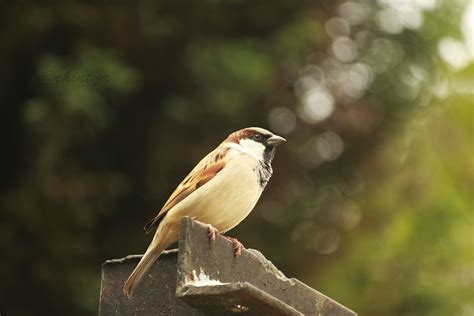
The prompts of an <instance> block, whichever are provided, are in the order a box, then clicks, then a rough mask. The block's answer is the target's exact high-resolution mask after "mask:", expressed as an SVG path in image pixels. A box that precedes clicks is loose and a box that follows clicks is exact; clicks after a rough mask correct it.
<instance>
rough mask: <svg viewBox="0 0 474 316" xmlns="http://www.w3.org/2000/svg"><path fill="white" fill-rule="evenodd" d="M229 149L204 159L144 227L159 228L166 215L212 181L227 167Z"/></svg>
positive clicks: (221, 149)
mask: <svg viewBox="0 0 474 316" xmlns="http://www.w3.org/2000/svg"><path fill="white" fill-rule="evenodd" d="M227 150H228V149H227V148H221V147H218V148H216V149H215V150H214V151H212V152H211V153H209V154H208V155H207V156H206V157H204V158H203V159H202V160H201V161H200V162H199V163H198V164H197V165H196V167H194V169H193V170H191V172H190V173H189V174H188V175H187V176H186V178H184V180H183V181H182V182H181V183H180V184H179V186H178V187H177V188H176V190H175V191H174V192H173V194H171V196H170V197H169V199H168V201H166V203H165V205H164V206H163V208H162V209H161V210H160V212H159V213H158V215H157V216H156V217H154V218H153V219H151V220H150V221H149V222H148V223H147V224H146V225H145V227H144V229H145V230H146V231H147V232H149V231H150V230H152V229H153V228H154V227H157V226H158V225H159V223H160V222H161V220H162V219H163V217H164V216H165V215H166V213H167V212H168V211H169V210H170V209H172V208H173V207H174V206H175V205H177V204H178V203H179V202H181V201H182V200H184V199H185V198H186V197H188V196H189V195H191V194H192V193H193V192H194V191H196V190H197V189H198V188H200V187H202V186H203V185H204V184H206V183H207V182H209V181H210V180H212V179H213V178H214V177H215V176H216V175H217V174H218V173H219V172H220V171H221V170H222V169H223V168H224V166H225V161H226V159H225V157H226V155H225V152H226V151H227Z"/></svg>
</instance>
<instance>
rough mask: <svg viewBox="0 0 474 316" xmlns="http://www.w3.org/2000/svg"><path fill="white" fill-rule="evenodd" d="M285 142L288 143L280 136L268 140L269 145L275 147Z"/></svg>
mask: <svg viewBox="0 0 474 316" xmlns="http://www.w3.org/2000/svg"><path fill="white" fill-rule="evenodd" d="M284 142H286V139H284V138H283V137H281V136H278V135H273V136H272V137H270V138H269V139H267V144H269V145H271V146H275V147H276V146H278V145H280V144H281V143H284Z"/></svg>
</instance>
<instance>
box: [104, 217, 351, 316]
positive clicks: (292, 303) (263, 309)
mask: <svg viewBox="0 0 474 316" xmlns="http://www.w3.org/2000/svg"><path fill="white" fill-rule="evenodd" d="M139 258H140V256H129V257H126V258H124V259H119V260H110V261H107V262H105V263H104V265H103V268H102V288H101V296H100V309H99V314H100V315H235V314H242V315H319V316H324V315H327V316H329V315H330V316H354V315H355V313H354V312H352V311H350V310H349V309H347V308H345V307H344V306H342V305H340V304H339V303H337V302H335V301H334V300H332V299H330V298H328V297H326V296H325V295H323V294H321V293H319V292H317V291H315V290H313V289H312V288H310V287H308V286H307V285H305V284H304V283H302V282H300V281H298V280H296V279H289V278H286V277H285V276H284V275H283V273H281V272H280V271H279V270H278V269H276V268H275V266H273V264H272V263H271V262H270V261H268V260H267V259H265V257H264V256H263V255H262V254H261V253H260V252H258V251H257V250H253V249H244V250H243V251H242V255H241V256H240V257H235V256H234V250H233V248H232V243H231V242H230V241H228V240H227V239H225V238H224V237H222V236H218V237H217V239H216V241H215V242H214V243H212V242H211V241H210V240H209V237H208V232H207V227H206V226H204V225H202V224H201V223H199V222H196V221H193V220H191V219H190V218H186V217H185V218H183V219H182V220H181V231H180V240H179V251H176V250H171V251H167V252H165V253H164V254H162V255H161V256H160V258H159V259H158V261H157V263H156V264H155V265H154V266H153V267H152V269H151V270H150V272H149V273H148V275H147V276H146V277H145V278H144V280H143V283H142V284H140V285H139V287H138V288H137V290H136V291H135V293H134V296H133V297H132V299H128V298H127V297H126V296H125V295H124V294H123V293H122V286H123V284H124V282H125V280H126V278H127V277H128V276H129V274H130V273H131V271H132V269H133V268H134V267H135V265H136V264H137V263H138V260H139Z"/></svg>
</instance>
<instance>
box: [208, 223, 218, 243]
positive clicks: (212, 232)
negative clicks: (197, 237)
mask: <svg viewBox="0 0 474 316" xmlns="http://www.w3.org/2000/svg"><path fill="white" fill-rule="evenodd" d="M207 231H208V236H209V238H211V241H212V242H214V241H216V236H217V235H219V231H218V230H217V228H215V227H214V226H212V225H211V224H207Z"/></svg>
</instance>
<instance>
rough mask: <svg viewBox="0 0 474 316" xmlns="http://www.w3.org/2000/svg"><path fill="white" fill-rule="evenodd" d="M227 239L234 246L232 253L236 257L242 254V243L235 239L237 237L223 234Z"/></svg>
mask: <svg viewBox="0 0 474 316" xmlns="http://www.w3.org/2000/svg"><path fill="white" fill-rule="evenodd" d="M224 237H225V238H226V239H227V240H229V241H230V242H231V243H232V247H233V248H234V251H235V252H234V255H235V256H236V257H239V256H240V255H241V254H242V249H244V245H242V243H241V242H240V241H238V240H237V238H233V237H229V236H224Z"/></svg>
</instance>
